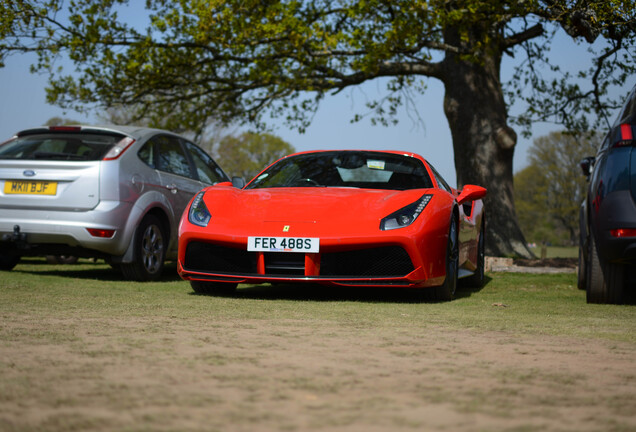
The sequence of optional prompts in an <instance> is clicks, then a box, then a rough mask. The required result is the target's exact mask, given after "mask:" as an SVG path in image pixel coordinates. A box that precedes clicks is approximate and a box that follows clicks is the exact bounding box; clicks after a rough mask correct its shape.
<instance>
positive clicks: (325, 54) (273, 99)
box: [0, 0, 635, 130]
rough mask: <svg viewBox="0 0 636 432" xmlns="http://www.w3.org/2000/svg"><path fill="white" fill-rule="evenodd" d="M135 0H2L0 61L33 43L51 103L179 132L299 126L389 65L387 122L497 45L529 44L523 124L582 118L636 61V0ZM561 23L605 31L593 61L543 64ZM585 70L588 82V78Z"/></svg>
mask: <svg viewBox="0 0 636 432" xmlns="http://www.w3.org/2000/svg"><path fill="white" fill-rule="evenodd" d="M127 3H128V2H127V1H126V0H101V1H95V0H76V1H74V2H71V4H69V8H68V10H64V9H63V8H64V6H65V3H64V2H63V1H61V0H48V1H45V2H42V1H35V0H8V1H5V2H3V4H2V6H0V16H2V17H3V18H2V21H0V39H3V41H2V43H0V60H3V59H4V58H6V56H7V55H8V54H10V53H12V52H29V51H36V52H38V53H39V55H40V60H39V62H38V64H37V65H35V68H36V69H43V70H50V71H51V73H53V77H52V79H51V88H50V89H49V94H48V98H49V101H50V102H54V103H57V104H59V105H61V106H64V107H73V108H76V109H82V108H85V107H86V105H87V104H88V105H91V104H100V105H103V106H105V107H113V106H117V105H122V104H124V105H128V106H135V107H136V110H137V112H136V115H137V116H138V117H139V118H144V117H148V116H150V117H151V118H153V119H155V120H158V119H162V121H163V122H164V124H165V123H168V124H170V126H169V127H170V128H171V129H181V130H199V129H200V126H199V125H200V124H201V123H205V121H206V119H209V118H211V117H212V118H217V117H220V118H221V119H222V120H224V121H226V122H234V121H236V120H237V119H242V120H244V121H251V122H258V121H259V120H261V119H262V114H263V113H264V112H269V113H270V114H272V115H274V116H282V117H284V118H285V119H286V120H287V121H288V122H289V123H290V124H292V125H294V126H296V127H298V128H299V129H301V130H302V129H303V128H305V127H306V126H307V125H308V124H309V122H310V121H311V115H312V113H313V112H314V111H315V110H316V109H317V107H318V105H319V102H320V100H321V99H322V98H323V97H324V96H325V95H326V94H327V93H328V92H339V91H341V90H343V89H344V88H346V87H350V86H355V85H359V84H361V83H363V82H365V81H368V80H371V79H375V78H382V77H386V78H387V80H386V86H387V96H386V97H385V98H384V99H382V100H380V101H370V102H369V103H368V107H369V108H370V109H371V110H372V111H373V113H374V115H373V120H374V121H375V122H379V123H382V124H388V123H390V122H392V121H394V120H395V117H394V114H395V113H396V111H397V108H398V107H399V106H400V105H401V104H403V103H405V101H406V100H407V99H408V98H409V97H410V95H411V94H412V93H411V92H419V91H424V89H425V85H424V83H423V82H422V81H420V80H419V79H417V77H418V76H428V77H436V78H440V79H442V78H443V77H441V76H440V74H441V69H440V61H439V59H440V55H444V54H447V55H448V54H452V55H457V56H459V57H460V58H463V59H469V60H470V61H473V62H475V63H480V62H484V61H486V60H487V59H488V57H489V56H492V55H493V54H495V53H494V52H489V50H491V49H493V48H495V47H496V49H503V50H505V51H506V52H507V53H510V54H512V53H513V50H516V52H518V53H520V54H523V55H525V56H527V60H526V61H521V62H520V67H519V68H518V70H517V73H516V75H515V77H514V78H513V79H512V80H511V84H512V86H511V87H510V88H509V93H508V96H509V97H511V98H512V99H511V103H512V102H514V101H515V100H518V99H519V98H526V97H528V98H529V100H530V102H531V103H530V104H529V105H528V110H527V111H525V114H524V115H523V116H520V117H519V118H518V119H517V120H518V121H519V122H520V123H521V124H523V125H525V126H529V125H530V123H531V122H532V121H533V120H535V119H537V118H541V119H548V118H552V119H556V120H558V121H561V122H569V123H568V124H570V125H573V126H574V125H578V126H585V125H587V120H586V117H584V118H578V119H576V121H575V120H574V119H573V116H575V114H577V113H589V112H590V111H591V110H592V109H595V110H598V111H600V112H604V111H606V110H607V109H608V108H612V107H615V106H616V103H617V102H616V101H605V100H603V99H602V96H603V95H605V94H606V93H607V90H608V87H609V86H610V85H616V84H620V83H622V82H624V80H625V78H626V77H627V76H629V75H630V74H633V73H634V53H633V51H630V50H629V46H630V45H631V46H633V42H634V28H635V24H634V22H635V18H634V17H635V12H634V2H633V0H628V1H620V2H618V1H611V2H608V1H605V0H602V1H601V0H598V1H587V2H585V7H582V6H581V5H579V2H568V1H556V2H555V1H547V0H544V1H541V0H532V1H527V2H492V1H489V0H488V1H486V0H461V1H459V0H458V1H452V2H449V1H446V0H433V1H430V2H425V3H424V2H417V1H412V0H400V1H395V0H393V1H383V0H371V1H355V0H353V1H342V0H337V1H336V0H321V1H314V2H301V1H297V0H288V1H268V2H262V1H260V0H249V1H246V0H232V1H223V2H220V1H213V2H203V1H200V0H183V1H180V2H167V1H165V0H147V1H146V5H147V8H148V10H149V16H146V17H148V23H147V27H146V28H143V26H144V25H143V24H141V22H143V21H142V20H141V18H140V17H136V20H130V21H132V22H126V21H125V20H123V19H120V16H121V15H124V12H125V11H126V8H127V7H130V6H127ZM133 13H134V12H133ZM146 17H144V18H146ZM140 20H141V21H140ZM553 24H556V25H553ZM559 25H560V26H561V27H563V28H564V29H565V30H566V31H567V32H568V33H569V34H571V35H572V36H573V37H582V38H585V39H586V40H587V41H588V42H592V41H595V40H596V39H597V37H598V36H599V35H602V36H603V40H604V41H605V43H602V44H600V48H597V49H599V50H600V52H599V53H598V55H597V57H596V58H597V62H596V63H595V64H594V65H592V66H591V69H590V70H589V71H585V72H581V73H580V74H579V75H577V76H573V75H572V74H570V73H568V72H564V71H561V70H559V69H558V68H553V70H552V71H551V72H552V74H548V75H547V76H545V77H544V76H543V75H542V68H545V67H548V68H549V67H551V66H550V65H549V51H548V47H549V44H548V42H549V39H550V38H551V37H552V36H553V34H554V32H555V31H556V29H557V28H559V27H558V26H559ZM544 26H548V29H549V30H550V31H549V32H548V31H546V29H545V28H544ZM451 33H452V34H453V35H454V36H456V37H455V38H452V37H451V36H450V35H451ZM532 41H534V42H532ZM61 52H65V53H67V54H68V56H69V57H70V59H71V60H72V61H73V62H74V64H75V66H76V70H75V71H73V72H72V73H70V74H68V73H63V72H60V71H57V70H54V69H53V66H54V64H55V61H56V60H57V58H58V57H59V55H60V53H61ZM555 76H556V77H557V78H554V77H555ZM584 80H590V81H591V82H592V86H591V87H589V86H588V87H587V88H584V87H583V86H582V85H583V84H584V83H585V81H584ZM529 89H531V90H532V91H531V94H528V90H529ZM308 92H309V93H308ZM546 95H549V97H546ZM175 108H176V109H175ZM359 118H361V116H360V115H358V116H356V119H359Z"/></svg>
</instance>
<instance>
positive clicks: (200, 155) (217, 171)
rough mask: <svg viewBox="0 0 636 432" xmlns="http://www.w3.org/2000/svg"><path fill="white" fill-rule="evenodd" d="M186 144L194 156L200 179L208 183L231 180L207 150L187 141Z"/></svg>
mask: <svg viewBox="0 0 636 432" xmlns="http://www.w3.org/2000/svg"><path fill="white" fill-rule="evenodd" d="M185 146H186V148H187V149H188V152H189V153H190V156H191V157H192V161H193V162H194V167H195V169H196V172H197V175H198V176H199V180H201V181H202V182H203V183H207V184H214V183H218V182H223V181H229V179H228V177H227V175H225V173H224V172H223V170H222V169H221V168H220V167H219V166H218V165H217V164H216V162H214V160H213V159H212V158H211V157H210V156H208V154H207V153H206V152H204V151H203V150H201V149H200V148H199V147H197V146H195V145H194V144H192V143H190V142H187V141H185Z"/></svg>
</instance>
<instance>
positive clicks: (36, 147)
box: [0, 133, 123, 161]
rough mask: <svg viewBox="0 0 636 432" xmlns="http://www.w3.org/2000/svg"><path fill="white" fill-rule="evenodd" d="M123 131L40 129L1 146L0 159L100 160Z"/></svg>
mask: <svg viewBox="0 0 636 432" xmlns="http://www.w3.org/2000/svg"><path fill="white" fill-rule="evenodd" d="M122 138H123V135H102V134H90V133H43V134H37V135H26V136H21V137H18V138H16V139H14V140H12V141H8V142H7V143H5V144H3V145H2V146H0V159H30V160H33V159H36V160H76V161H94V160H101V159H102V158H103V157H104V155H105V154H106V153H107V152H108V150H110V148H111V147H112V146H113V145H114V144H116V143H117V142H119V141H120V140H121V139H122Z"/></svg>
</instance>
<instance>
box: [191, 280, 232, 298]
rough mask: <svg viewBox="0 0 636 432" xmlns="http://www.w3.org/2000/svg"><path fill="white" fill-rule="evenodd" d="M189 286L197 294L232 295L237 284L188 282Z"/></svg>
mask: <svg viewBox="0 0 636 432" xmlns="http://www.w3.org/2000/svg"><path fill="white" fill-rule="evenodd" d="M190 286H191V287H192V289H193V290H194V292H195V293H197V294H206V295H232V294H233V293H234V292H235V291H236V287H237V286H238V284H237V283H232V282H202V281H190Z"/></svg>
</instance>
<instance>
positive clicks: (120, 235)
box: [0, 201, 132, 256]
mask: <svg viewBox="0 0 636 432" xmlns="http://www.w3.org/2000/svg"><path fill="white" fill-rule="evenodd" d="M131 208H132V206H131V204H130V203H126V202H119V201H102V202H101V203H100V204H99V205H98V206H97V207H95V208H94V209H92V210H89V211H78V212H70V211H51V210H49V211H43V210H23V209H19V210H16V209H6V208H4V209H2V210H1V211H0V248H2V250H3V251H6V252H8V253H9V254H14V255H46V254H55V253H65V254H69V253H70V252H71V251H75V252H76V253H77V254H78V255H80V256H101V255H122V254H123V253H124V252H125V251H126V249H127V248H128V245H129V243H130V238H131V235H132V233H131V232H129V231H130V230H127V229H126V222H127V220H128V217H129V215H130V212H131ZM16 226H18V227H19V232H20V233H21V235H20V238H18V239H16V238H15V236H14V235H13V234H14V228H15V227H16ZM87 228H95V229H109V230H115V234H114V235H113V236H112V237H111V238H99V237H93V236H92V235H90V234H89V232H88V231H87ZM93 252H94V253H93Z"/></svg>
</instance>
